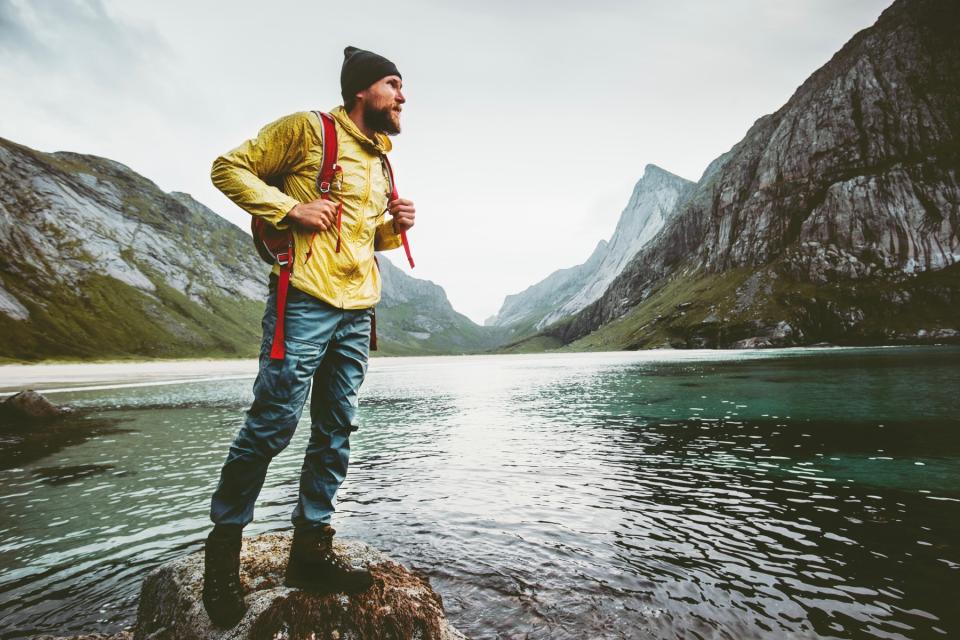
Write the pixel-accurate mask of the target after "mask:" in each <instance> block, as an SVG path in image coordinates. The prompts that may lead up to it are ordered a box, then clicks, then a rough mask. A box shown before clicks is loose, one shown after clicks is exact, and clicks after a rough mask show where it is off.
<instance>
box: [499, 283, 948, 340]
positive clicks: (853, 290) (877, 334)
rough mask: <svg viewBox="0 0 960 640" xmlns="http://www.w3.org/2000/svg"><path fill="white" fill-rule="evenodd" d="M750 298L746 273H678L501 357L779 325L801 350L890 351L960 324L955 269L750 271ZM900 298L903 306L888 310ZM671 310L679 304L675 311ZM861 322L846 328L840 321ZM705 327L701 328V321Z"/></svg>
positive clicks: (752, 331)
mask: <svg viewBox="0 0 960 640" xmlns="http://www.w3.org/2000/svg"><path fill="white" fill-rule="evenodd" d="M757 272H760V273H761V275H760V276H757V279H758V281H757V282H755V283H754V284H755V285H756V289H757V293H756V294H755V295H754V296H753V297H752V299H750V300H748V301H747V302H746V303H745V304H740V302H743V296H738V293H737V291H738V288H740V287H743V286H744V285H745V283H746V282H747V280H748V279H749V278H750V276H751V275H753V274H754V273H755V271H754V270H753V269H748V268H740V269H734V270H730V271H726V272H723V273H719V274H704V273H702V272H699V271H695V270H688V271H681V272H678V273H677V274H676V275H674V276H672V277H670V278H668V279H667V280H665V281H664V282H663V283H662V284H661V286H660V287H659V288H658V289H656V290H655V291H654V292H653V293H652V294H651V295H650V296H649V297H648V298H647V299H646V300H644V301H643V302H642V303H640V304H639V305H637V306H636V307H634V308H633V309H631V310H630V311H629V312H627V313H626V314H625V315H624V316H622V317H621V318H619V319H617V320H615V321H613V322H610V323H608V324H606V325H604V326H602V327H600V328H599V329H597V330H596V331H594V332H593V333H591V334H589V335H587V336H584V337H583V338H580V339H579V340H576V341H574V342H572V343H570V344H568V345H562V344H560V341H559V340H557V339H556V338H553V337H551V336H548V335H544V334H537V335H534V336H531V337H528V338H525V339H523V340H520V341H517V342H514V343H512V344H509V345H506V346H505V347H502V348H501V349H500V351H501V352H507V353H530V352H539V351H550V350H558V349H559V350H563V351H607V350H620V349H646V348H657V347H665V346H668V347H669V346H672V347H680V348H682V347H692V346H701V345H702V346H708V347H715V346H718V345H719V346H729V345H730V344H731V343H732V342H735V341H737V340H741V339H744V338H749V337H751V336H753V335H756V334H757V328H758V326H761V325H766V326H770V325H774V324H776V323H777V322H779V321H781V320H786V321H787V322H789V323H790V324H791V325H792V326H793V327H794V328H797V327H799V328H801V329H802V330H803V331H804V334H805V338H804V340H803V341H802V343H806V344H810V343H814V342H821V341H828V342H835V343H838V344H889V343H891V342H895V343H896V342H902V341H904V339H905V338H904V337H903V336H907V335H909V334H915V333H916V331H918V330H920V329H925V330H927V331H930V330H935V329H940V328H947V329H949V328H953V329H955V328H956V327H957V318H958V317H960V265H953V266H951V267H948V268H946V269H941V270H938V271H932V272H925V273H921V274H918V275H916V276H896V277H889V278H873V279H870V280H861V281H849V280H847V281H836V282H831V283H828V284H820V285H817V284H813V283H810V282H798V281H795V280H792V279H789V278H786V277H784V276H774V275H772V274H773V271H772V270H757ZM904 292H906V293H907V294H908V295H909V298H910V300H909V302H905V303H903V304H896V303H893V302H892V300H895V299H896V298H903V297H904V296H903V294H904ZM678 305H683V307H682V308H678ZM858 311H862V312H863V313H862V318H858V319H857V320H856V321H855V322H853V323H845V322H844V321H843V320H842V319H841V318H842V317H843V316H844V315H850V314H854V315H859V314H858V313H857V312H858ZM705 320H706V321H707V322H704V321H705Z"/></svg>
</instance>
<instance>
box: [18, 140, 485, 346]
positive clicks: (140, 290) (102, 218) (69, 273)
mask: <svg viewBox="0 0 960 640" xmlns="http://www.w3.org/2000/svg"><path fill="white" fill-rule="evenodd" d="M384 263H385V264H384V266H385V269H387V270H390V272H391V273H392V274H394V275H392V277H389V281H390V285H389V286H388V287H387V291H385V294H384V303H383V304H382V305H381V306H382V310H381V314H380V326H379V328H380V331H381V332H382V333H383V334H384V335H385V338H386V340H385V341H384V345H383V352H384V353H387V354H389V353H411V354H412V353H449V352H451V351H453V352H458V353H459V352H462V351H470V350H477V349H481V348H483V347H485V346H486V344H487V342H485V340H486V336H487V334H488V333H489V332H483V331H482V329H481V328H480V327H478V326H477V325H475V324H473V323H472V322H470V321H469V320H467V319H466V318H464V317H463V316H460V315H459V314H457V313H456V312H455V311H454V310H453V309H452V307H450V304H449V302H447V300H446V295H445V294H444V293H443V290H442V289H440V288H439V287H437V286H436V285H433V284H432V283H426V282H422V281H418V280H416V279H414V278H411V277H409V276H406V275H404V274H403V273H402V272H400V271H399V270H397V269H390V267H389V266H388V265H387V263H386V261H384ZM267 272H268V267H267V265H265V264H263V263H262V262H261V261H260V259H259V258H258V257H257V255H256V254H255V252H254V251H253V246H252V243H251V241H250V237H249V235H247V234H246V233H244V232H243V231H242V230H241V229H238V228H237V227H235V226H234V225H232V224H230V223H229V222H227V221H226V220H224V219H223V218H221V217H219V216H217V215H216V214H215V213H214V212H212V211H211V210H209V209H208V208H206V207H205V206H203V205H202V204H200V203H199V202H197V201H195V200H193V199H192V198H191V197H190V196H189V195H187V194H184V193H164V192H163V191H162V190H161V189H160V188H159V187H157V185H156V184H154V183H153V182H151V181H150V180H148V179H146V178H144V177H143V176H141V175H139V174H137V173H136V172H134V171H132V170H131V169H130V168H128V167H126V166H124V165H122V164H120V163H118V162H114V161H112V160H108V159H105V158H99V157H95V156H88V155H80V154H75V153H63V152H60V153H41V152H38V151H35V150H33V149H29V148H27V147H24V146H22V145H18V144H15V143H13V142H10V141H8V140H3V139H0V335H2V339H0V358H11V359H18V360H37V359H42V358H50V357H58V358H116V357H125V356H146V357H179V356H224V357H230V356H255V355H256V353H257V351H258V348H259V343H260V317H261V315H262V312H263V304H264V303H263V301H264V299H265V297H266V293H267V287H266V283H267ZM391 286H392V287H394V288H395V289H396V291H390V287H391ZM419 296H423V297H422V298H421V297H419ZM395 322H396V325H395V324H394V323H395Z"/></svg>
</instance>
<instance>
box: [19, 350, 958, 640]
mask: <svg viewBox="0 0 960 640" xmlns="http://www.w3.org/2000/svg"><path fill="white" fill-rule="evenodd" d="M958 356H960V350H958V349H956V348H952V347H951V348H884V349H839V350H828V351H823V350H784V351H763V352H715V351H696V352H672V351H670V352H640V353H615V354H572V355H536V356H475V357H456V358H453V357H451V358H402V359H380V360H376V361H375V362H374V363H373V365H372V366H371V373H370V376H369V377H368V380H367V383H366V385H365V387H364V391H363V394H362V398H361V419H362V423H361V428H360V430H359V431H357V432H356V433H355V434H354V440H353V447H352V449H353V458H352V461H351V469H350V474H349V476H348V479H347V482H346V483H345V484H344V487H343V489H342V490H341V497H340V504H339V512H338V514H337V516H336V519H335V524H336V525H337V528H338V530H339V531H340V533H341V534H342V535H344V536H346V537H356V538H361V539H363V540H365V541H367V542H369V543H371V544H373V545H375V546H377V547H379V548H381V549H383V550H384V551H386V552H387V553H389V554H391V555H393V556H394V557H396V558H397V559H399V560H400V561H402V562H405V563H407V564H408V565H411V566H414V567H416V568H418V569H420V570H422V571H424V572H425V573H427V574H428V575H429V576H430V577H431V581H432V583H433V584H434V586H435V587H436V588H437V590H438V591H439V592H440V593H441V594H442V595H443V598H444V602H445V605H446V607H447V610H448V613H449V615H450V617H451V619H452V620H453V621H454V623H455V624H456V625H457V626H458V627H460V628H461V629H462V630H464V631H465V632H466V633H468V634H469V635H470V636H471V637H474V638H521V637H529V638H571V639H572V638H577V639H580V638H647V637H649V638H674V637H691V638H697V637H710V638H713V637H716V638H757V637H760V638H766V637H771V638H779V637H784V636H789V637H799V638H803V637H811V638H812V637H837V638H849V637H883V638H918V637H951V636H955V635H957V634H960V614H958V612H957V608H956V606H955V603H954V600H955V597H956V594H957V593H958V592H960V548H958V541H960V461H958V457H960V419H958V417H957V416H956V414H955V409H956V407H957V402H956V397H955V396H956V394H957V391H958V390H960V366H958V364H960V358H958ZM249 388H250V380H228V381H223V380H220V381H212V382H201V383H191V384H189V385H171V386H160V387H149V388H139V389H138V388H133V389H117V390H106V391H96V392H75V393H64V394H60V395H57V396H56V397H55V400H57V401H59V402H69V403H72V404H75V405H79V406H88V407H99V408H100V409H99V410H98V413H99V414H102V417H104V418H111V419H123V420H125V422H124V423H123V427H124V429H126V430H128V431H125V432H122V433H114V434H106V435H102V436H98V437H94V438H93V439H91V440H89V441H87V442H85V443H83V444H79V445H77V446H73V447H69V448H67V449H65V450H63V451H61V452H60V453H57V454H56V455H55V456H48V457H46V458H44V459H41V460H37V461H34V462H30V463H25V464H22V465H20V466H17V467H15V468H12V469H7V470H3V471H0V510H2V513H3V514H4V517H3V518H2V519H0V570H2V578H0V599H2V608H0V629H2V631H0V637H2V638H22V637H28V636H30V635H32V634H35V633H40V632H49V631H56V632H57V633H60V634H65V633H67V632H70V631H74V632H75V631H80V630H104V631H108V630H115V629H117V628H120V627H122V626H124V625H126V624H129V623H130V622H131V621H132V618H133V615H134V613H135V604H136V596H137V593H138V589H139V581H140V580H141V579H142V577H143V575H144V574H145V572H146V571H148V570H149V569H150V568H152V567H154V566H156V565H157V564H158V563H160V562H162V561H164V560H166V559H169V558H172V557H175V556H179V555H181V554H183V553H186V552H190V551H194V550H197V549H199V548H200V546H201V541H202V538H203V536H204V535H205V533H206V530H207V527H208V523H207V519H206V510H207V506H208V500H209V496H210V492H211V491H212V489H213V486H214V483H215V481H216V474H217V472H218V470H219V466H220V464H221V463H222V461H223V459H224V457H225V456H226V451H227V446H228V444H229V442H230V440H231V439H232V437H233V435H234V432H235V430H236V429H237V428H238V426H239V423H240V419H241V414H242V410H243V408H244V407H245V405H246V403H247V402H248V401H249V400H250V391H249ZM308 429H309V424H308V422H306V421H305V422H303V423H302V424H301V430H300V432H299V433H298V434H297V436H296V438H295V439H294V442H293V444H292V445H291V446H290V447H289V448H288V449H287V450H286V451H285V452H283V453H282V454H281V455H280V456H279V457H278V458H277V459H276V460H275V461H274V463H273V465H272V466H271V469H270V473H269V475H268V478H267V484H266V486H265V488H264V491H263V493H262V494H261V500H260V502H259V503H258V506H257V513H256V518H257V519H256V521H255V523H254V524H253V525H251V526H250V527H248V533H257V532H261V531H267V530H275V529H283V528H286V527H288V526H289V514H290V511H291V509H292V507H293V504H294V501H295V495H296V490H297V478H298V472H299V467H300V461H301V456H302V452H303V448H304V446H305V444H306V438H307V435H308V434H307V431H308Z"/></svg>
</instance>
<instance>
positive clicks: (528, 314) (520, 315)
mask: <svg viewBox="0 0 960 640" xmlns="http://www.w3.org/2000/svg"><path fill="white" fill-rule="evenodd" d="M692 186H693V183H692V182H690V181H689V180H684V179H683V178H681V177H679V176H675V175H673V174H672V173H670V172H668V171H664V170H663V169H661V168H660V167H657V166H655V165H652V164H650V165H647V167H646V169H645V171H644V174H643V177H642V178H641V179H640V180H639V181H638V182H637V184H636V185H635V186H634V188H633V193H632V194H631V196H630V200H629V202H628V203H627V206H626V207H625V208H624V209H623V212H622V213H621V214H620V219H619V221H618V222H617V227H616V229H615V230H614V232H613V236H611V238H610V241H609V242H606V241H604V240H601V241H600V243H599V244H598V245H597V247H596V249H594V251H593V253H592V254H591V255H590V257H589V258H588V259H587V261H586V262H584V263H583V264H580V265H577V266H575V267H570V268H569V269H561V270H559V271H555V272H553V273H552V274H550V275H549V276H547V277H546V278H545V279H543V280H541V281H540V282H538V283H537V284H535V285H533V286H531V287H529V288H527V289H525V290H524V291H522V292H520V293H517V294H514V295H509V296H507V297H506V299H505V300H504V301H503V305H502V306H501V308H500V311H499V312H498V313H497V315H496V316H494V317H493V318H491V319H489V320H488V321H487V324H489V325H495V326H500V327H511V328H513V329H514V330H515V332H516V333H518V334H522V333H524V330H527V332H529V330H532V329H542V328H543V327H545V326H547V325H548V324H550V323H552V322H556V321H557V320H560V319H562V318H566V317H568V316H572V315H573V314H575V313H576V312H578V311H580V310H581V309H583V308H584V307H585V306H587V305H588V304H590V303H591V302H593V301H594V300H596V299H597V298H599V297H600V296H601V295H603V292H604V291H605V290H606V288H607V286H608V285H609V284H610V283H611V282H612V281H613V279H614V278H616V277H617V275H619V274H620V272H621V271H622V270H623V268H624V266H626V264H627V263H628V262H629V261H630V259H631V258H633V257H634V256H635V255H636V254H637V252H638V251H639V250H640V249H641V248H642V247H643V246H644V245H646V244H647V243H648V242H649V241H650V240H651V239H652V238H653V237H654V236H656V235H657V233H659V232H660V230H661V229H662V228H663V225H664V223H665V222H666V220H667V219H668V218H669V217H670V216H671V214H672V213H673V212H674V210H675V209H676V205H677V202H678V201H679V200H680V199H682V197H683V196H684V194H686V193H687V191H689V189H690V188H691V187H692Z"/></svg>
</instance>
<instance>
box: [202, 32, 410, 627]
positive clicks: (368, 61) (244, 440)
mask: <svg viewBox="0 0 960 640" xmlns="http://www.w3.org/2000/svg"><path fill="white" fill-rule="evenodd" d="M402 86H403V80H402V78H401V76H400V72H399V71H398V70H397V67H396V65H394V64H393V63H392V62H390V61H389V60H387V59H386V58H384V57H382V56H379V55H377V54H375V53H372V52H370V51H364V50H362V49H357V48H355V47H347V48H346V49H345V50H344V61H343V67H342V70H341V73H340V89H341V94H342V96H343V101H344V102H343V105H342V106H340V107H337V108H336V109H334V110H333V111H332V112H331V113H330V115H331V116H332V117H333V119H334V122H335V127H336V138H337V147H338V154H337V155H338V157H337V159H336V162H337V164H338V165H339V174H338V177H340V178H341V179H340V180H337V181H334V183H333V184H332V186H331V188H330V192H329V194H326V195H328V196H329V197H330V199H324V198H321V193H320V191H319V189H318V184H317V174H318V171H319V170H320V168H321V166H322V163H323V140H322V136H323V126H322V123H321V121H320V119H319V117H318V116H317V114H316V113H314V112H310V111H305V112H300V113H294V114H292V115H289V116H285V117H283V118H280V119H279V120H277V121H276V122H272V123H270V124H268V125H267V126H265V127H264V128H263V129H261V130H260V132H259V133H258V134H257V137H256V138H253V139H252V140H248V141H246V142H244V143H243V144H241V145H240V146H239V147H237V148H236V149H234V150H233V151H230V152H229V153H226V154H224V155H222V156H220V157H219V158H217V159H216V160H215V161H214V163H213V170H212V174H211V177H212V180H213V183H214V185H216V187H217V188H218V189H220V190H221V191H222V192H223V193H224V194H225V195H226V196H227V197H228V198H230V199H231V200H233V201H234V202H235V203H237V204H238V205H239V206H240V207H242V208H243V209H244V210H246V211H247V212H248V213H250V214H251V215H254V216H259V217H260V218H262V219H263V220H265V221H267V222H269V223H270V224H272V225H274V226H275V227H277V228H280V229H284V228H288V229H290V230H291V231H292V234H293V241H294V242H293V244H294V252H293V253H294V256H293V258H294V259H293V262H292V264H293V269H292V275H291V276H290V281H289V282H290V288H289V290H288V294H287V298H286V304H285V313H284V317H283V321H282V327H283V335H284V338H283V346H284V352H283V355H282V359H278V358H276V357H274V358H271V355H270V354H271V347H272V341H273V339H274V332H275V328H276V323H277V306H276V296H277V286H276V282H277V278H278V274H279V273H280V268H279V266H277V265H275V266H274V270H273V273H272V274H271V293H270V296H269V298H268V300H267V305H266V311H265V313H264V316H263V342H262V344H261V350H260V369H259V373H258V375H257V378H256V381H255V382H254V386H253V391H254V400H253V404H252V406H251V407H250V409H249V410H248V411H247V414H246V420H245V422H244V425H243V427H242V428H241V429H240V431H239V433H238V434H237V436H236V438H235V439H234V441H233V444H232V445H231V447H230V451H229V453H228V455H227V460H226V462H225V463H224V465H223V468H222V470H221V472H220V481H219V484H218V485H217V488H216V491H215V492H214V494H213V499H212V501H211V509H210V518H211V520H212V521H213V523H214V527H213V530H212V531H211V532H210V534H209V536H208V537H207V540H206V544H205V563H206V564H205V568H204V587H203V603H204V606H205V607H206V609H207V612H208V613H209V615H210V618H211V619H212V620H213V621H214V622H215V623H217V624H219V625H222V626H228V627H230V626H234V625H235V624H236V623H237V622H238V621H239V620H240V618H241V617H242V616H243V613H244V611H245V610H246V606H245V604H244V601H243V591H242V588H241V585H240V575H239V570H240V546H241V536H242V530H243V527H244V526H245V525H247V524H248V523H249V522H251V521H252V520H253V507H254V502H255V501H256V499H257V496H258V495H259V493H260V489H261V487H262V486H263V481H264V477H265V476H266V472H267V466H268V465H269V464H270V461H271V460H272V459H273V457H274V456H276V455H277V454H278V453H280V451H281V450H283V448H284V447H286V446H287V444H288V443H289V442H290V439H291V437H293V433H294V430H295V429H296V427H297V423H298V422H299V420H300V416H301V413H302V411H303V407H304V404H305V402H306V399H307V395H308V393H309V392H310V388H311V384H312V386H313V395H312V396H311V402H310V421H311V427H310V441H309V444H307V449H306V454H305V456H304V461H303V468H302V470H301V473H300V490H299V497H298V499H297V504H296V506H295V508H294V509H293V514H292V520H293V525H294V535H293V544H292V546H291V550H290V558H289V562H288V566H287V573H286V584H287V586H291V587H299V588H304V589H309V590H312V591H318V592H346V593H357V592H360V591H363V590H365V589H367V588H369V587H370V586H371V584H372V579H371V576H370V573H369V572H367V571H364V570H357V569H354V568H352V567H350V566H349V564H347V563H346V562H345V561H343V560H342V559H340V558H338V557H337V556H336V554H335V553H334V552H333V546H332V542H333V535H334V533H335V532H334V529H333V528H332V527H331V526H330V519H331V516H332V515H333V513H334V510H335V509H334V500H335V497H336V493H337V489H338V488H339V487H340V485H341V483H342V482H343V480H344V478H345V477H346V473H347V464H348V461H349V457H350V433H351V432H352V431H355V430H356V428H357V427H356V424H355V418H356V410H357V393H358V391H359V389H360V385H361V383H362V382H363V379H364V375H365V374H366V370H367V358H368V349H369V345H370V334H371V324H372V320H373V307H374V305H375V304H376V303H377V302H378V301H379V300H380V287H381V282H380V274H379V271H378V269H377V267H376V264H375V262H374V251H381V250H384V249H394V248H397V247H399V246H401V244H402V238H401V234H402V233H404V232H405V231H406V230H408V229H410V228H411V227H412V226H413V224H414V217H415V209H414V206H413V203H412V202H410V201H409V200H404V199H399V198H397V199H393V200H391V199H390V195H389V194H390V193H391V184H390V176H389V167H388V165H387V163H386V159H385V155H386V153H387V152H388V151H390V148H391V144H390V140H389V139H388V138H387V136H388V135H395V134H398V133H400V112H401V110H402V105H403V104H404V102H405V99H404V96H403V92H402ZM338 207H342V208H341V209H340V210H339V215H340V220H339V224H337V220H338ZM388 211H389V213H390V214H391V215H390V217H389V218H388V217H387V216H386V213H387V212H388Z"/></svg>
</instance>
